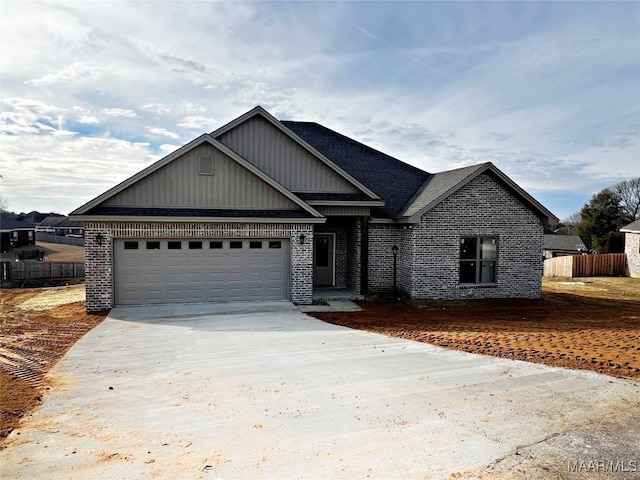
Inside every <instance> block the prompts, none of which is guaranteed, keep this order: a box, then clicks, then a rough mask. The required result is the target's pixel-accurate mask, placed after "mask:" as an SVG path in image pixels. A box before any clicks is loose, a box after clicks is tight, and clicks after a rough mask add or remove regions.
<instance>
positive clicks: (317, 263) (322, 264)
mask: <svg viewBox="0 0 640 480" xmlns="http://www.w3.org/2000/svg"><path fill="white" fill-rule="evenodd" d="M334 243H335V235H333V234H326V233H316V234H314V236H313V284H314V285H316V286H331V285H333V268H334V265H333V263H334V260H333V251H334Z"/></svg>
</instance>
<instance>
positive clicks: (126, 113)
mask: <svg viewBox="0 0 640 480" xmlns="http://www.w3.org/2000/svg"><path fill="white" fill-rule="evenodd" d="M101 112H102V113H103V114H104V115H107V116H109V117H125V118H138V114H137V113H136V112H134V111H133V110H127V109H124V108H103V109H102V110H101Z"/></svg>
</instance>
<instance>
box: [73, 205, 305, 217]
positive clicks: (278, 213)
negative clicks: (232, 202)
mask: <svg viewBox="0 0 640 480" xmlns="http://www.w3.org/2000/svg"><path fill="white" fill-rule="evenodd" d="M84 215H107V216H126V217H129V216H131V217H193V218H198V217H200V218H204V217H210V218H211V217H221V218H233V217H247V218H311V216H312V215H311V214H309V213H308V212H306V211H304V210H240V209H213V208H139V207H95V208H93V209H91V210H89V211H88V212H87V213H85V214H84Z"/></svg>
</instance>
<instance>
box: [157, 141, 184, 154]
mask: <svg viewBox="0 0 640 480" xmlns="http://www.w3.org/2000/svg"><path fill="white" fill-rule="evenodd" d="M159 148H160V151H161V152H162V154H163V156H166V155H169V154H170V153H173V152H175V151H176V150H177V149H179V148H180V145H171V144H169V143H164V144H162V145H160V147H159Z"/></svg>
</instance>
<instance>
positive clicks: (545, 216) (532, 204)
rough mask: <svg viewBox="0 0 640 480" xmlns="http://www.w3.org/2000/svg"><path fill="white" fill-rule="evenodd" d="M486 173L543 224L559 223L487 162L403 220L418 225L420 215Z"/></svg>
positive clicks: (551, 214) (552, 215)
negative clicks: (529, 208)
mask: <svg viewBox="0 0 640 480" xmlns="http://www.w3.org/2000/svg"><path fill="white" fill-rule="evenodd" d="M487 171H490V172H491V173H493V174H495V175H496V176H497V177H498V178H499V179H500V180H502V182H504V183H505V184H506V185H507V186H508V187H509V188H511V189H512V190H513V191H514V192H515V193H516V194H517V195H518V196H519V197H520V198H521V199H522V200H524V201H525V202H526V203H527V204H529V206H530V207H531V208H532V209H533V210H535V211H536V212H537V213H538V216H539V217H540V218H541V219H542V220H543V221H544V223H550V221H552V220H553V221H555V222H558V221H559V219H558V217H556V216H555V215H554V214H553V213H551V212H550V211H549V210H547V209H546V208H545V207H544V206H543V205H542V204H541V203H539V202H538V201H537V200H536V199H535V198H533V197H532V196H531V195H529V194H528V193H527V192H526V191H525V190H523V189H522V188H520V187H519V186H518V185H517V184H516V183H515V182H514V181H513V180H511V179H510V178H509V177H507V176H506V175H505V174H504V173H502V171H500V169H498V168H497V167H496V166H495V165H494V164H493V163H491V162H487V163H485V164H483V166H482V168H479V169H478V170H476V171H475V172H473V173H472V174H471V175H469V176H468V177H466V178H465V179H463V180H462V181H460V182H459V183H458V184H457V185H455V186H454V187H453V188H451V189H449V190H447V191H446V192H444V193H443V194H442V195H440V196H438V197H437V198H436V199H434V200H432V201H431V202H429V203H428V204H427V205H425V206H424V207H422V208H421V209H420V210H418V211H417V212H416V213H414V214H413V215H411V216H409V217H405V218H407V221H408V222H409V223H418V222H419V221H420V217H422V215H424V214H425V213H426V212H428V211H429V210H431V209H432V208H433V207H435V206H436V205H438V204H439V203H440V202H442V201H443V200H444V199H445V198H447V197H449V196H451V195H453V194H454V193H455V192H457V191H458V190H460V189H461V188H462V187H464V186H465V185H467V184H469V183H470V182H471V181H473V180H475V179H476V178H477V177H478V176H480V175H481V174H483V173H485V172H487ZM408 208H409V206H407V207H406V208H405V211H406V210H407V209H408Z"/></svg>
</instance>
